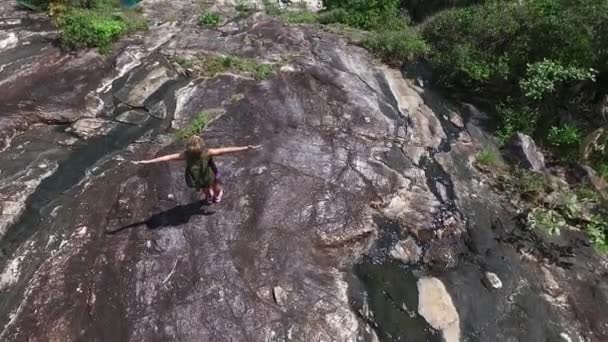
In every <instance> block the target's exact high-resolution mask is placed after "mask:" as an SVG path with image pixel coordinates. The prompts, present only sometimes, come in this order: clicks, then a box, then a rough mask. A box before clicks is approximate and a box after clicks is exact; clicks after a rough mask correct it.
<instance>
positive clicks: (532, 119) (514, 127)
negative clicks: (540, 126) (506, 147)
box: [497, 103, 539, 144]
mask: <svg viewBox="0 0 608 342" xmlns="http://www.w3.org/2000/svg"><path fill="white" fill-rule="evenodd" d="M497 112H498V118H499V120H500V128H499V129H498V132H497V138H498V141H499V143H500V144H504V143H506V142H507V141H508V140H509V139H511V137H512V136H513V135H514V134H515V133H518V132H521V133H524V134H528V135H531V134H533V133H534V131H535V129H536V123H537V121H538V117H539V114H538V111H537V110H535V109H533V108H530V107H529V106H527V105H522V104H518V103H507V104H505V103H503V104H501V105H499V106H498V108H497Z"/></svg>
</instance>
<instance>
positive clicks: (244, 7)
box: [234, 0, 251, 13]
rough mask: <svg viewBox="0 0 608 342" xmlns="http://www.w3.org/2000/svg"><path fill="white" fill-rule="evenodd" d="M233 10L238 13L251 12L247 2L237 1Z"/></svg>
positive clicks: (243, 0) (244, 0)
mask: <svg viewBox="0 0 608 342" xmlns="http://www.w3.org/2000/svg"><path fill="white" fill-rule="evenodd" d="M234 8H235V9H236V10H237V12H240V13H247V12H249V11H251V6H250V5H249V3H248V2H247V0H237V1H236V5H235V6H234Z"/></svg>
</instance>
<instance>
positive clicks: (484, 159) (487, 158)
mask: <svg viewBox="0 0 608 342" xmlns="http://www.w3.org/2000/svg"><path fill="white" fill-rule="evenodd" d="M476 159H477V162H478V163H479V164H480V165H483V166H488V167H491V166H496V165H498V160H499V156H498V152H497V151H496V150H494V149H492V148H484V149H483V150H481V151H480V152H479V153H478V154H477V158H476Z"/></svg>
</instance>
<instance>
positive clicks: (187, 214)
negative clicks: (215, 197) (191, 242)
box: [105, 201, 214, 234]
mask: <svg viewBox="0 0 608 342" xmlns="http://www.w3.org/2000/svg"><path fill="white" fill-rule="evenodd" d="M208 205H209V204H208V203H207V202H205V201H196V202H192V203H190V204H183V205H178V206H176V207H173V208H171V209H168V210H165V211H161V212H160V213H157V214H154V215H152V216H150V217H149V218H148V219H147V220H145V221H139V222H135V223H131V224H128V225H126V226H122V227H120V228H117V229H114V230H111V231H106V232H105V233H106V234H116V233H118V232H120V231H123V230H125V229H129V228H133V227H137V226H140V225H142V224H145V225H146V226H147V227H148V229H158V228H164V227H175V226H178V225H181V224H185V223H188V221H190V219H191V218H192V216H195V215H205V216H208V215H213V213H214V212H213V211H206V210H205V207H207V206H208Z"/></svg>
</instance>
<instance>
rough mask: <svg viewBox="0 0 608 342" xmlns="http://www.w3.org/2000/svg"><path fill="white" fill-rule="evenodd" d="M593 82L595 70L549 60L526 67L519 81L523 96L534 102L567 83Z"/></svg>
mask: <svg viewBox="0 0 608 342" xmlns="http://www.w3.org/2000/svg"><path fill="white" fill-rule="evenodd" d="M586 80H590V81H595V70H593V69H584V68H578V67H574V66H563V65H561V64H559V63H556V62H554V61H550V60H547V59H545V60H543V61H542V62H536V63H533V64H528V65H527V71H526V74H525V76H524V78H523V79H521V80H520V81H519V86H520V87H521V89H522V91H523V93H524V95H525V96H526V97H529V98H531V99H534V100H542V99H543V98H544V97H545V96H546V95H551V94H554V93H555V92H556V90H557V89H558V87H559V85H562V84H563V83H565V82H567V81H586Z"/></svg>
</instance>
